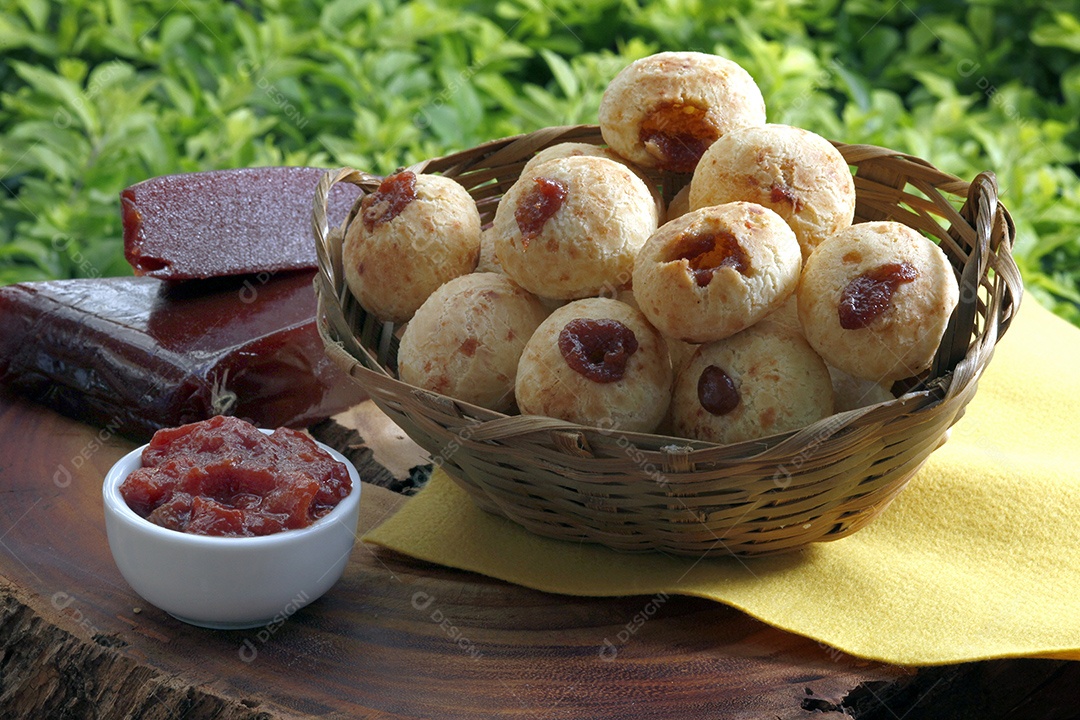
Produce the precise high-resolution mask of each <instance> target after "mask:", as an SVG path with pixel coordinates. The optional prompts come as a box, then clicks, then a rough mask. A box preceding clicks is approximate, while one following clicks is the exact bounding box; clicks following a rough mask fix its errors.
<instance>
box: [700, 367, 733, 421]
mask: <svg viewBox="0 0 1080 720" xmlns="http://www.w3.org/2000/svg"><path fill="white" fill-rule="evenodd" d="M697 396H698V402H700V403H701V407H703V408H705V409H706V410H708V411H709V412H710V413H712V414H713V415H727V414H728V413H729V412H731V411H732V410H734V409H735V408H737V407H738V406H739V389H738V388H737V387H735V381H734V380H732V379H731V376H730V375H728V374H727V372H725V371H724V369H723V368H720V367H717V366H716V365H710V366H708V367H707V368H705V369H704V370H702V371H701V377H699V378H698V384H697Z"/></svg>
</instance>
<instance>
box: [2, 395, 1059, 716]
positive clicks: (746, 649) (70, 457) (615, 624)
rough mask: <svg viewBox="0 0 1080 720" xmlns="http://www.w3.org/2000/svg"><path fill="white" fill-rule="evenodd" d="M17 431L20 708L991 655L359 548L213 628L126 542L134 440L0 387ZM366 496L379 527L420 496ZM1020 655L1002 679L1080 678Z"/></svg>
mask: <svg viewBox="0 0 1080 720" xmlns="http://www.w3.org/2000/svg"><path fill="white" fill-rule="evenodd" d="M369 410H370V409H368V410H365V412H364V413H362V416H363V417H364V418H365V420H364V422H365V423H368V424H369V425H368V430H369V432H370V430H371V429H372V427H374V426H372V425H370V423H372V422H375V423H377V416H374V415H371V413H370V412H369ZM373 417H374V418H376V419H375V420H372V418H373ZM0 445H2V447H0V493H2V498H3V500H2V502H0V576H2V577H0V649H2V653H3V654H2V656H0V715H2V716H3V717H41V718H45V717H48V718H90V719H93V718H106V717H109V718H111V717H138V718H155V719H156V718H161V719H163V720H164V719H166V718H196V719H199V720H201V719H203V718H225V719H227V720H233V719H236V720H241V719H243V720H248V719H254V718H261V719H269V718H283V719H290V718H308V717H320V718H428V717H437V718H482V717H509V718H594V717H595V718H614V717H618V718H672V717H680V718H695V717H707V718H723V717H733V718H769V719H770V720H771V719H773V718H783V719H785V720H786V719H788V718H820V717H829V716H833V717H843V716H844V715H845V714H847V715H851V714H855V713H858V714H859V715H860V716H863V717H893V716H894V715H895V717H902V716H904V715H905V713H907V712H908V711H909V710H910V709H911V708H913V707H916V706H918V705H920V703H925V702H926V701H925V700H924V699H923V698H924V697H927V696H929V695H932V694H933V691H935V690H937V691H938V695H940V688H941V685H942V683H943V682H946V681H947V679H948V678H955V677H960V676H962V674H963V673H964V672H967V673H969V674H970V673H971V672H974V670H973V669H974V668H978V667H981V666H982V665H984V664H979V665H970V666H961V667H960V668H959V669H958V668H945V669H940V668H939V669H934V670H932V671H930V670H924V671H920V672H918V673H916V672H915V671H913V670H910V669H901V668H896V667H889V666H884V665H881V664H878V663H870V662H866V661H861V660H858V659H855V658H852V657H849V656H847V655H844V654H843V653H839V652H837V651H835V650H831V649H829V648H826V647H822V646H820V645H819V644H818V643H815V642H813V641H811V640H808V639H805V638H801V637H799V636H796V635H791V634H788V633H784V632H781V631H779V630H776V629H773V628H770V627H768V626H766V625H764V624H762V623H760V622H757V621H756V620H753V619H752V618H750V617H749V616H746V615H744V614H742V613H740V612H738V611H735V610H733V609H730V608H727V607H724V606H721V605H718V604H715V603H710V602H707V601H703V600H697V599H692V598H682V597H631V598H617V599H598V598H574V597H564V596H558V595H550V594H545V593H541V592H536V591H532V590H527V589H525V588H520V587H516V586H513V585H509V584H507V583H503V582H500V581H497V580H492V579H489V578H485V577H482V576H479V575H475V574H471V573H465V572H460V571H455V570H450V569H446V568H441V567H437V566H433V565H430V564H427V563H423V562H419V561H416V560H412V559H410V558H405V557H402V556H399V555H396V554H393V553H391V552H388V551H385V550H380V549H376V548H373V547H370V546H366V545H363V544H361V543H358V544H357V546H356V548H355V550H354V552H353V555H352V558H351V560H350V564H349V566H348V568H347V569H346V571H345V575H344V577H343V578H342V580H341V582H340V583H339V584H338V585H336V586H335V587H334V588H333V589H332V590H331V591H330V592H329V593H328V594H327V595H326V596H324V597H323V598H321V599H319V600H317V601H316V602H314V603H313V604H311V605H310V606H308V607H306V608H304V609H302V610H300V611H298V612H296V613H295V614H294V615H292V616H291V617H288V618H287V619H285V620H284V621H283V622H280V623H277V624H273V625H269V626H267V627H264V628H258V629H255V630H246V631H213V630H205V629H201V628H196V627H192V626H188V625H185V624H183V623H181V622H179V621H177V620H175V619H173V618H172V617H170V616H168V615H166V614H165V613H164V612H162V611H160V610H158V609H156V608H154V607H152V606H150V605H147V604H146V603H145V602H144V601H142V600H141V599H140V598H139V597H138V596H137V595H136V594H135V593H134V592H133V591H132V590H131V589H130V588H129V587H128V586H127V584H126V583H125V582H124V580H123V578H122V577H121V576H120V574H119V572H118V571H117V569H116V567H115V565H114V564H113V561H112V557H111V555H110V553H109V549H108V545H107V542H106V537H105V528H104V521H103V516H102V505H101V494H100V486H101V481H102V479H103V478H104V475H105V473H106V471H107V470H108V468H109V467H110V466H111V465H112V463H113V462H115V461H116V460H117V459H118V458H119V457H120V456H121V455H123V454H124V453H125V452H127V451H128V450H130V449H131V448H132V447H133V445H132V443H130V442H128V441H125V440H123V439H120V438H117V437H115V436H114V435H113V433H112V431H111V430H110V429H109V428H108V427H105V428H101V427H90V426H87V425H82V424H79V423H77V422H75V421H72V420H68V419H65V418H62V417H60V416H59V415H57V414H55V413H53V412H51V411H50V410H48V409H46V408H43V407H37V406H34V405H30V404H28V403H26V402H24V401H21V400H18V399H15V398H12V397H10V396H6V395H2V394H0ZM374 454H377V453H373V454H372V455H374ZM391 454H393V453H392V452H391ZM404 457H407V453H406V454H405V456H404ZM373 462H374V461H373ZM377 469H378V468H377V466H375V465H372V466H371V467H370V468H366V469H364V468H362V469H361V474H362V475H363V474H365V473H367V474H369V475H373V474H374V472H375V471H376V470H377ZM399 470H400V469H399ZM363 493H364V495H363V497H362V501H361V506H362V512H361V519H360V532H363V531H365V530H367V529H368V528H370V527H373V526H374V525H376V524H377V523H379V522H381V521H382V520H383V519H384V518H386V517H387V516H389V515H390V514H392V513H393V512H394V510H395V508H397V507H398V506H399V505H400V504H401V503H402V502H403V501H404V498H403V497H402V496H400V495H397V494H395V493H392V492H390V491H388V490H386V489H384V488H381V487H377V486H374V485H367V484H366V485H365V486H364V489H363ZM643 612H648V613H649V616H650V617H649V620H648V621H647V622H644V623H643V624H641V625H640V627H636V628H635V630H634V632H632V633H631V632H630V631H629V630H628V623H630V624H631V625H633V623H634V617H635V615H638V614H639V613H643ZM620 633H624V634H625V641H624V640H623V639H621V638H622V636H620ZM609 646H611V647H609ZM613 649H617V652H613V651H612V650H613ZM1019 662H1020V661H1012V664H1011V665H1008V667H1011V668H1013V669H1016V668H1018V667H1023V668H1026V670H1025V672H1026V673H1027V674H1026V675H1024V674H1023V673H1020V674H1017V673H1016V672H1012V673H1003V672H1001V671H997V673H996V677H998V678H999V682H998V683H997V684H996V685H995V687H999V688H1000V687H1003V686H1004V685H1007V683H1005V682H1004V681H1001V680H1000V678H1002V677H1014V678H1015V677H1020V676H1023V677H1024V682H1025V683H1026V684H1027V685H1030V686H1031V688H1035V687H1036V686H1038V685H1042V686H1044V687H1043V689H1044V690H1045V686H1047V685H1052V686H1053V687H1058V685H1060V683H1061V682H1065V683H1066V684H1068V682H1074V681H1075V680H1076V675H1075V674H1072V675H1070V674H1069V673H1071V672H1072V670H1069V671H1067V672H1063V671H1062V669H1061V668H1062V667H1063V666H1065V665H1066V664H1064V663H1056V664H1055V663H1053V662H1052V661H1042V662H1041V664H1039V663H1037V662H1036V661H1028V664H1026V665H1023V666H1020V665H1018V664H1017V663H1019ZM1031 663H1035V664H1031ZM986 665H987V666H989V667H1003V666H1000V665H994V664H986ZM1073 665H1075V664H1073ZM950 673H951V674H950ZM977 675H978V677H985V673H982V672H979V673H977ZM935 678H936V684H931V682H932V681H933V680H935ZM964 682H965V683H966V684H967V686H971V687H976V686H977V683H976V682H975V681H974V680H972V679H971V678H969V679H967V680H965V681H964ZM924 683H925V689H923V688H924V685H923V684H924ZM1027 685H1025V687H1027ZM946 686H947V687H950V685H949V684H948V683H947V682H946ZM953 695H956V696H958V697H962V694H957V693H953ZM935 702H939V703H940V702H943V701H941V700H940V699H939V700H937V701H935ZM933 706H934V707H936V706H937V705H933ZM941 707H944V705H941ZM924 709H925V708H924ZM875 713H877V714H875ZM917 716H918V717H923V716H924V715H917V714H915V713H913V714H911V715H910V716H909V717H917ZM942 717H946V716H945V715H943V716H942ZM980 717H998V715H993V714H984V715H981V716H980ZM1001 717H1005V716H1004V715H1001ZM1063 717H1064V716H1063Z"/></svg>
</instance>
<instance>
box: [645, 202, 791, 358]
mask: <svg viewBox="0 0 1080 720" xmlns="http://www.w3.org/2000/svg"><path fill="white" fill-rule="evenodd" d="M801 267H802V255H801V254H800V252H799V243H798V241H797V240H796V239H795V234H794V233H792V232H791V228H789V227H788V226H787V224H786V223H785V222H784V221H783V219H782V218H781V217H780V216H779V215H777V214H776V213H774V212H773V211H772V210H768V209H766V208H763V207H761V206H760V205H755V204H753V203H747V202H735V203H728V204H726V205H717V206H714V207H707V208H702V209H701V210H695V211H694V212H691V213H688V214H686V215H683V216H682V217H680V218H678V219H677V220H673V221H672V222H669V223H667V224H665V225H664V226H663V227H661V228H660V229H659V230H658V231H657V232H656V234H655V235H653V236H652V237H651V238H649V241H648V242H647V243H645V247H643V248H642V249H641V252H640V253H638V257H637V261H636V263H635V264H634V297H635V298H636V299H637V302H638V306H639V307H640V308H641V311H642V312H643V313H645V316H646V317H647V318H649V322H651V323H652V324H653V325H655V326H656V327H657V328H658V329H659V330H660V332H662V333H664V334H665V335H668V336H671V337H674V338H678V339H679V340H683V341H686V342H692V343H703V342H710V341H712V340H720V339H722V338H725V337H728V336H730V335H734V334H735V333H737V332H739V331H740V330H743V329H745V328H748V327H750V326H751V325H753V324H754V323H756V322H757V321H758V320H760V319H762V318H763V317H765V316H766V315H768V314H769V313H771V312H772V311H773V310H775V309H777V308H778V307H779V306H780V305H781V304H782V303H783V302H784V301H785V300H786V299H787V298H788V297H789V296H790V295H791V294H792V293H793V292H794V291H795V287H796V285H797V284H798V282H799V271H800V269H801Z"/></svg>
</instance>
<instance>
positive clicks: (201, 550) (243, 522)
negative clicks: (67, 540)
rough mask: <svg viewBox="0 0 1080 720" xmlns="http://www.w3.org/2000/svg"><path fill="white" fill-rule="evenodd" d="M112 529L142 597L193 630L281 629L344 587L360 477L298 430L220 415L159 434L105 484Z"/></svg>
mask: <svg viewBox="0 0 1080 720" xmlns="http://www.w3.org/2000/svg"><path fill="white" fill-rule="evenodd" d="M102 494H103V496H104V501H105V530H106V534H107V536H108V540H109V548H110V549H111V550H112V554H113V559H114V560H115V561H116V565H117V567H118V568H119V570H120V574H121V575H123V576H124V579H125V580H126V581H127V582H128V584H129V585H131V587H132V589H134V590H135V592H137V593H138V594H139V595H140V596H142V598H143V599H145V600H146V601H147V602H149V603H151V604H153V605H156V606H157V607H159V608H161V609H162V610H164V611H165V612H167V613H169V614H170V615H172V616H174V617H176V618H177V619H179V620H182V621H184V622H187V623H191V624H193V625H200V626H203V627H210V628H219V629H241V628H252V627H259V626H262V625H266V624H269V623H271V622H278V621H279V620H280V619H282V618H285V617H288V616H289V615H291V614H292V613H294V612H295V611H296V610H298V609H300V608H301V607H303V606H305V605H307V604H308V603H310V602H312V601H314V600H315V599H316V598H318V597H320V596H322V595H323V594H324V593H325V592H326V591H327V590H329V589H330V588H331V587H332V586H333V585H334V583H336V582H337V581H338V579H340V577H341V575H342V573H343V572H344V570H345V565H346V564H347V562H348V559H349V555H350V553H351V550H352V547H353V543H354V541H355V539H356V523H357V520H358V518H359V514H360V477H359V475H358V474H357V472H356V468H355V467H353V465H352V464H351V463H350V462H349V461H348V460H346V459H345V457H344V456H343V455H341V454H340V453H338V452H337V451H335V450H333V449H332V448H329V447H327V446H326V445H323V444H322V443H318V442H315V441H314V440H311V439H310V438H308V437H307V436H306V435H303V434H302V433H299V432H296V431H293V430H286V429H281V430H276V431H272V430H259V429H257V428H255V427H254V426H252V425H249V424H248V423H244V422H243V421H240V420H237V419H235V418H225V417H216V418H212V419H210V420H205V421H203V422H200V423H193V424H191V425H185V426H182V427H180V428H175V429H169V430H161V431H159V432H158V433H157V434H156V435H155V436H154V439H153V440H151V442H150V443H149V444H147V445H144V446H143V447H141V448H138V449H136V450H133V451H132V452H130V453H128V454H127V455H125V456H124V457H123V458H121V459H120V461H119V462H117V463H116V464H115V465H114V466H113V467H112V469H110V470H109V472H108V474H107V475H106V476H105V482H104V485H103V488H102Z"/></svg>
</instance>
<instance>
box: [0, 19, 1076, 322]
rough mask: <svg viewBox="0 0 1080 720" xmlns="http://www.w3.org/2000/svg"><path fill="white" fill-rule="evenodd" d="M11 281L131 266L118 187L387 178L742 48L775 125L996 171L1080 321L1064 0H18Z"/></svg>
mask: <svg viewBox="0 0 1080 720" xmlns="http://www.w3.org/2000/svg"><path fill="white" fill-rule="evenodd" d="M0 8H2V11H0V52H2V57H3V60H2V61H0V138H2V140H0V182H2V187H0V208H2V216H0V283H6V282H14V281H21V280H31V279H44V278H53V277H71V276H88V275H89V276H95V275H117V274H125V273H128V272H130V271H129V270H128V268H127V266H126V264H125V263H124V261H123V258H122V254H121V249H120V241H119V238H120V236H121V227H120V218H119V212H118V202H117V195H118V193H119V192H120V190H122V189H123V188H124V187H126V186H127V185H130V184H132V183H134V182H137V181H139V180H141V179H144V178H147V177H151V176H154V175H161V174H166V173H174V172H185V171H194V170H206V169H213V168H227V167H242V166H252V165H268V164H313V165H321V166H327V167H330V166H336V165H352V166H356V167H362V168H365V169H369V170H371V171H374V172H388V171H391V170H393V169H394V168H396V167H398V166H401V165H404V164H408V163H410V162H413V161H416V160H418V159H421V158H424V157H431V156H435V155H440V154H444V153H446V152H451V151H453V150H456V149H461V148H465V147H469V146H472V145H476V144H479V143H481V142H483V141H485V140H489V139H492V138H495V137H502V136H506V135H510V134H515V133H520V132H526V131H529V130H533V129H536V128H538V127H542V126H545V125H560V124H571V123H578V122H594V121H595V117H596V111H597V107H598V105H599V102H600V96H601V93H602V92H603V89H604V87H605V85H606V84H607V82H608V81H609V80H610V79H611V77H613V76H614V74H615V73H616V72H618V70H619V69H621V68H622V67H623V66H624V65H626V64H627V63H628V62H630V61H631V60H633V59H635V58H638V57H642V56H644V55H647V54H649V53H652V52H656V51H659V50H667V49H693V50H702V51H707V52H718V53H720V54H723V55H726V56H728V57H731V58H732V59H734V60H737V61H738V62H740V63H741V64H743V65H744V66H745V67H746V68H747V69H748V70H749V71H750V72H751V74H752V75H753V76H754V77H755V79H756V80H757V81H758V83H759V84H760V86H761V88H762V91H763V93H764V94H765V98H766V102H767V104H768V107H769V118H770V121H772V122H783V123H791V124H797V125H801V126H804V127H807V128H809V129H811V130H814V131H816V132H819V133H821V134H824V135H826V136H828V137H832V138H836V139H840V140H844V141H845V142H852V143H854V142H866V143H874V144H879V145H885V146H888V147H893V148H896V149H898V150H903V151H905V152H909V153H912V154H914V155H918V156H920V157H924V158H926V159H928V160H930V161H931V162H933V163H934V164H935V165H937V166H938V167H940V168H942V169H944V170H947V171H949V172H952V173H955V174H957V175H959V176H961V177H965V178H971V177H973V176H974V175H975V174H976V173H978V172H979V171H981V170H986V169H990V170H994V171H995V172H996V173H997V175H998V180H999V183H1000V184H1001V188H1002V195H1003V198H1004V201H1005V203H1006V204H1007V205H1008V207H1009V208H1010V210H1011V211H1012V213H1013V215H1014V218H1015V219H1016V220H1017V230H1018V243H1017V253H1016V254H1017V260H1018V262H1019V263H1020V266H1021V269H1022V271H1023V273H1024V277H1025V281H1026V283H1027V286H1028V288H1029V290H1030V291H1031V292H1032V294H1033V295H1034V296H1035V297H1036V298H1038V299H1039V300H1040V301H1042V302H1044V303H1046V304H1047V305H1049V306H1050V307H1052V308H1054V309H1055V311H1056V312H1058V313H1059V314H1061V315H1063V316H1064V317H1067V318H1069V319H1070V320H1072V321H1073V322H1074V323H1077V324H1080V239H1078V235H1080V182H1078V179H1077V172H1078V170H1080V157H1078V149H1080V127H1078V121H1077V118H1078V117H1080V40H1078V38H1080V17H1078V15H1077V11H1076V6H1075V4H1074V3H1072V2H1064V1H1052V2H1040V3H1033V2H1025V1H1023V0H1021V2H1016V1H1015V0H1014V1H1013V2H1005V1H1004V0H980V1H979V2H977V3H973V4H968V5H963V4H959V3H953V2H946V1H945V0H935V1H933V2H923V3H921V4H915V3H896V4H894V5H892V7H891V9H889V10H888V11H887V12H886V13H885V14H884V15H882V13H881V9H882V5H881V4H879V3H876V2H871V1H870V0H853V1H850V2H844V3H841V2H839V1H838V0H826V1H825V2H820V3H809V2H800V1H799V0H755V1H754V2H751V1H750V0H735V1H733V2H730V3H712V2H707V0H497V1H495V0H475V1H473V2H466V1H463V0H450V1H447V2H441V3H438V2H435V0H411V1H410V0H331V1H330V2H315V1H314V0H270V1H268V2H264V3H259V4H255V3H244V2H236V3H220V2H216V1H215V0H185V2H183V3H173V2H171V1H168V0H148V1H147V2H132V1H131V0H70V1H69V2H46V1H45V0H3V2H2V4H0Z"/></svg>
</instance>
